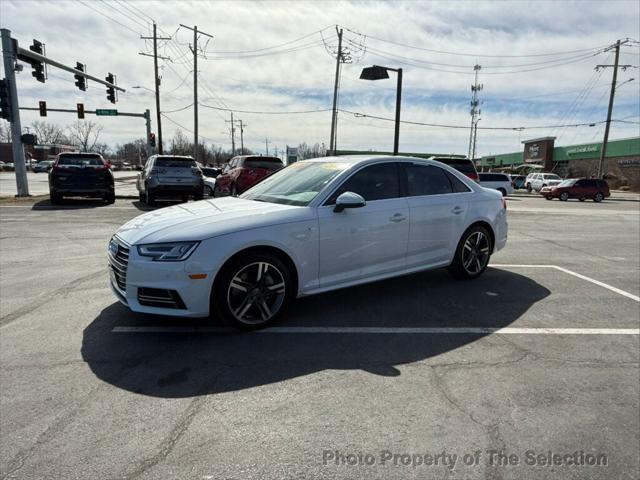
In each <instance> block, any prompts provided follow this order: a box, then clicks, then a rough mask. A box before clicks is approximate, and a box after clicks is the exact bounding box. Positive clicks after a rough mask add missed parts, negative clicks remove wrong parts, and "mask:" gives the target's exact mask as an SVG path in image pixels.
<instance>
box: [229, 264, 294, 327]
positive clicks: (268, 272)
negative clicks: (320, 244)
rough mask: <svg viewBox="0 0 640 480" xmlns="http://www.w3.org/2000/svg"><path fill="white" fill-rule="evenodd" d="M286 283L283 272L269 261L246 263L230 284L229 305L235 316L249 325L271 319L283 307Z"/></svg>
mask: <svg viewBox="0 0 640 480" xmlns="http://www.w3.org/2000/svg"><path fill="white" fill-rule="evenodd" d="M285 294H286V284H285V279H284V275H283V274H282V272H281V271H280V270H279V269H278V267H276V266H275V265H273V264H272V263H269V262H253V263H249V264H248V265H245V266H243V267H242V268H241V269H240V270H238V271H237V272H236V274H235V275H234V276H233V277H232V279H231V281H230V282H229V286H228V287H227V305H228V307H229V311H230V312H231V314H232V315H233V316H234V317H235V319H236V320H237V321H239V322H241V323H244V324H247V325H257V324H261V323H265V322H268V321H269V320H270V319H271V318H272V317H274V316H275V315H276V314H277V313H278V311H279V310H280V308H281V307H282V305H283V303H284V300H285Z"/></svg>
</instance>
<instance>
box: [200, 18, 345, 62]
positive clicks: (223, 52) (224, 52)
mask: <svg viewBox="0 0 640 480" xmlns="http://www.w3.org/2000/svg"><path fill="white" fill-rule="evenodd" d="M331 27H333V25H329V26H327V27H324V28H322V29H320V30H316V31H315V32H312V33H309V34H307V35H304V36H302V37H299V38H296V39H295V40H290V41H288V42H284V43H280V44H278V45H272V46H270V47H264V48H258V49H255V50H226V51H225V50H211V51H210V52H206V53H208V54H209V53H212V54H230V55H234V54H245V53H257V52H264V51H266V50H273V49H276V48H280V47H284V46H286V45H291V44H293V43H297V42H299V41H300V40H304V39H305V38H309V37H312V36H313V35H317V34H321V33H322V32H323V31H325V30H327V29H329V28H331Z"/></svg>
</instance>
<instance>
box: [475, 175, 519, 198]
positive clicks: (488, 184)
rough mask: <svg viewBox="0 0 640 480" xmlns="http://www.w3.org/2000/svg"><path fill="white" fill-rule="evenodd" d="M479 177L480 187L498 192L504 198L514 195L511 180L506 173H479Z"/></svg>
mask: <svg viewBox="0 0 640 480" xmlns="http://www.w3.org/2000/svg"><path fill="white" fill-rule="evenodd" d="M478 176H479V177H480V185H482V186H483V187H485V188H493V189H495V190H498V191H499V192H500V193H501V194H502V196H503V197H506V196H507V195H511V194H512V193H513V185H512V184H511V179H510V178H509V176H508V175H505V174H504V173H479V174H478Z"/></svg>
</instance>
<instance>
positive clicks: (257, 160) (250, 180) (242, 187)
mask: <svg viewBox="0 0 640 480" xmlns="http://www.w3.org/2000/svg"><path fill="white" fill-rule="evenodd" d="M283 167H284V164H283V163H282V160H280V159H279V158H277V157H259V156H255V155H244V156H238V157H233V158H232V159H231V160H229V163H228V164H227V165H226V166H225V167H224V169H223V170H222V173H221V174H220V175H219V176H218V177H217V178H216V184H215V189H214V191H213V196H214V197H222V196H225V195H232V196H234V197H235V196H236V195H240V194H241V193H243V192H244V191H246V190H248V189H249V188H251V187H253V186H254V185H255V184H256V183H258V182H259V181H260V180H262V179H263V178H265V177H266V176H268V175H271V174H272V173H273V172H275V171H277V170H280V169H281V168H283Z"/></svg>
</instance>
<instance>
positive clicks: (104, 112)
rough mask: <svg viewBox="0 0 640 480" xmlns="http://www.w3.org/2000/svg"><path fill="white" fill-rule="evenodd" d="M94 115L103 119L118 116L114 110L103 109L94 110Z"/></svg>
mask: <svg viewBox="0 0 640 480" xmlns="http://www.w3.org/2000/svg"><path fill="white" fill-rule="evenodd" d="M96 115H98V116H100V115H102V116H105V117H113V116H117V115H118V110H116V109H115V108H103V109H100V108H98V109H96Z"/></svg>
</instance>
